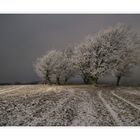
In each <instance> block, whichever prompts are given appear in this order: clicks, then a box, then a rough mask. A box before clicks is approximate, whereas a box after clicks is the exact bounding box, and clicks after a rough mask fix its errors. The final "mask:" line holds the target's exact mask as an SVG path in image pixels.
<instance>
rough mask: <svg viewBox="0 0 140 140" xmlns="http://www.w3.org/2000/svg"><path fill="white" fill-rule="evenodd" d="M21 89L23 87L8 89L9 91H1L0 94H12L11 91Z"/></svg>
mask: <svg viewBox="0 0 140 140" xmlns="http://www.w3.org/2000/svg"><path fill="white" fill-rule="evenodd" d="M23 87H24V86H21V87H16V88H12V89H9V90H5V91H3V92H0V94H4V93H9V92H12V91H15V90H18V89H21V88H23Z"/></svg>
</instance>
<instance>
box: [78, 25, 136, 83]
mask: <svg viewBox="0 0 140 140" xmlns="http://www.w3.org/2000/svg"><path fill="white" fill-rule="evenodd" d="M137 43H138V41H137V39H136V35H135V34H133V33H132V32H131V30H130V28H129V27H128V26H127V25H125V24H120V23H119V24H117V25H115V26H112V27H109V28H108V29H105V30H102V31H100V32H98V33H97V34H96V35H95V36H88V37H87V38H86V40H85V41H84V42H83V43H81V44H80V45H79V46H78V47H76V48H75V60H76V62H75V63H76V64H77V66H78V67H79V70H80V73H81V76H82V78H83V80H84V82H85V83H93V82H94V83H97V80H98V79H99V78H100V77H102V76H103V75H104V74H105V73H107V72H110V71H113V72H114V73H116V72H115V71H116V70H117V71H118V70H119V68H120V67H121V65H122V64H121V62H124V60H125V59H126V58H127V56H129V57H128V58H129V59H131V61H129V62H132V61H133V60H132V57H130V55H128V54H127V53H128V52H131V53H132V51H130V48H131V49H132V47H133V48H134V46H135V45H136V44H137ZM133 50H134V49H133ZM126 54H127V55H126ZM129 54H130V53H129ZM133 54H134V53H133ZM131 56H132V55H131ZM124 58H125V59H124ZM128 58H127V59H128ZM131 64H132V63H131ZM125 66H126V65H125ZM129 66H130V65H129ZM124 68H125V67H124ZM124 68H123V69H124ZM115 75H116V76H117V73H116V74H115Z"/></svg>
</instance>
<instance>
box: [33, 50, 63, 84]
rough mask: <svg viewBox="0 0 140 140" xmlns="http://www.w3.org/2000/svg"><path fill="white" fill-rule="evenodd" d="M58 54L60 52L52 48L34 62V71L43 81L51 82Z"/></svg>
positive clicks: (59, 54)
mask: <svg viewBox="0 0 140 140" xmlns="http://www.w3.org/2000/svg"><path fill="white" fill-rule="evenodd" d="M60 56H61V52H59V51H56V50H52V51H49V52H48V53H47V54H46V55H44V56H42V57H40V58H38V59H37V61H36V63H35V64H34V67H35V71H36V73H37V74H38V76H39V77H41V79H42V80H43V81H44V82H45V83H48V84H52V83H53V80H52V79H53V73H54V72H53V70H54V68H55V66H56V64H57V61H58V59H57V58H58V57H60Z"/></svg>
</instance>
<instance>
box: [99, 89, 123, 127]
mask: <svg viewBox="0 0 140 140" xmlns="http://www.w3.org/2000/svg"><path fill="white" fill-rule="evenodd" d="M98 95H99V98H100V99H101V101H102V102H103V104H104V105H105V107H106V108H107V110H108V111H109V112H110V114H111V115H112V117H113V119H114V120H115V122H116V124H117V125H119V126H121V125H122V121H121V120H119V119H118V117H117V116H118V115H117V114H116V112H114V111H113V109H112V108H111V107H110V105H109V104H108V103H107V102H106V100H105V99H104V98H103V97H102V92H101V91H99V94H98Z"/></svg>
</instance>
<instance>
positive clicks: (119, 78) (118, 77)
mask: <svg viewBox="0 0 140 140" xmlns="http://www.w3.org/2000/svg"><path fill="white" fill-rule="evenodd" d="M120 80H121V76H117V83H116V86H119V84H120Z"/></svg>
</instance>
